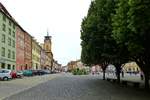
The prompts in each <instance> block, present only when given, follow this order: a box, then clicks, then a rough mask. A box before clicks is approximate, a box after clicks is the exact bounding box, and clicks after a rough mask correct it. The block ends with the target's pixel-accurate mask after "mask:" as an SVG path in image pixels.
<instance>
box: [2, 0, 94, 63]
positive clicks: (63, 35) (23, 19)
mask: <svg viewBox="0 0 150 100" xmlns="http://www.w3.org/2000/svg"><path fill="white" fill-rule="evenodd" d="M0 2H1V3H2V4H3V5H4V6H5V7H6V9H7V10H8V12H9V13H10V14H11V15H12V16H13V17H14V18H15V20H16V21H17V22H18V23H19V24H20V25H21V26H22V28H23V29H24V30H26V31H27V32H28V33H29V34H31V35H32V36H33V37H35V39H37V41H38V42H40V43H43V42H44V36H46V35H47V31H48V32H49V35H50V36H52V52H53V55H54V59H55V60H57V61H58V63H60V64H62V65H66V64H67V63H68V62H69V61H71V60H78V59H80V55H81V46H80V42H81V40H80V29H81V22H82V19H83V18H84V17H85V16H86V15H87V12H88V8H89V5H90V3H91V0H0Z"/></svg>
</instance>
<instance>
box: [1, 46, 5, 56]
mask: <svg viewBox="0 0 150 100" xmlns="http://www.w3.org/2000/svg"><path fill="white" fill-rule="evenodd" d="M1 55H2V56H3V57H5V48H4V47H2V53H1Z"/></svg>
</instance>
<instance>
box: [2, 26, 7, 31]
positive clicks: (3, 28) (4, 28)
mask: <svg viewBox="0 0 150 100" xmlns="http://www.w3.org/2000/svg"><path fill="white" fill-rule="evenodd" d="M2 30H3V31H4V32H5V31H6V25H5V24H3V26H2Z"/></svg>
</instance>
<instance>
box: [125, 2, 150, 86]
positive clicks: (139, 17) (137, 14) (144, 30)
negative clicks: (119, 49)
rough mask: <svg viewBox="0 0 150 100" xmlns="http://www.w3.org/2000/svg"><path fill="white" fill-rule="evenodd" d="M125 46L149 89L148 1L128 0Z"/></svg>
mask: <svg viewBox="0 0 150 100" xmlns="http://www.w3.org/2000/svg"><path fill="white" fill-rule="evenodd" d="M128 3H129V6H130V9H129V12H128V23H129V24H128V28H129V29H130V31H131V32H130V33H128V34H127V36H128V37H129V40H128V43H127V46H128V50H129V51H130V54H131V56H132V57H133V58H134V59H135V61H136V62H137V64H138V65H139V66H140V68H141V69H142V70H143V72H144V74H145V87H146V88H149V76H150V46H149V45H148V44H147V43H150V13H149V12H150V1H149V0H129V2H128Z"/></svg>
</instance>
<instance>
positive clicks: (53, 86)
mask: <svg viewBox="0 0 150 100" xmlns="http://www.w3.org/2000/svg"><path fill="white" fill-rule="evenodd" d="M60 76H61V77H57V78H54V79H53V80H50V81H47V82H45V83H42V84H39V85H37V86H35V87H33V88H30V89H28V90H25V91H22V92H20V93H18V94H15V95H13V96H10V97H7V98H5V99H4V100H150V95H149V94H150V93H149V92H146V91H144V90H142V89H137V88H133V87H122V86H119V85H118V84H112V83H111V82H107V81H103V80H102V76H101V75H83V76H78V75H77V76H73V75H68V74H60Z"/></svg>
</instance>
